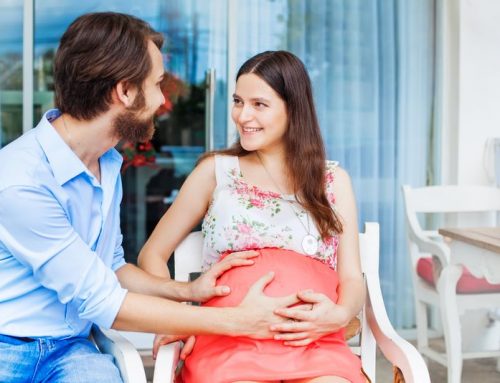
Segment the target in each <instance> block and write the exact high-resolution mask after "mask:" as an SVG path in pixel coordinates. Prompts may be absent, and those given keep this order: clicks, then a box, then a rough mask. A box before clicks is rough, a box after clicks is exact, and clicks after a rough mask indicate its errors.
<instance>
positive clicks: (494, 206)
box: [402, 185, 500, 265]
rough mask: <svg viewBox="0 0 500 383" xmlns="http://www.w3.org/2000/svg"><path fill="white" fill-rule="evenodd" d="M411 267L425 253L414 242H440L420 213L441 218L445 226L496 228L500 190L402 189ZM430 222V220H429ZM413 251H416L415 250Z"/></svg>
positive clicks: (448, 187) (450, 187)
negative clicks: (422, 219) (420, 217)
mask: <svg viewBox="0 0 500 383" xmlns="http://www.w3.org/2000/svg"><path fill="white" fill-rule="evenodd" d="M402 192H403V200H404V205H405V214H406V223H407V229H408V230H407V232H408V240H409V246H410V254H411V257H412V264H413V265H416V262H417V261H418V258H419V257H420V256H425V254H423V253H420V254H419V253H418V252H417V251H416V249H415V247H414V246H413V244H414V242H415V241H422V240H425V239H426V238H433V239H436V238H440V236H439V234H438V233H437V231H432V230H428V228H427V227H425V225H424V224H421V222H420V221H419V219H418V216H419V215H421V213H424V214H426V215H429V214H434V215H437V214H439V215H440V217H435V218H441V220H442V219H446V221H445V222H440V224H441V225H445V226H456V227H459V226H493V225H495V224H496V222H497V217H498V212H500V189H499V188H496V187H489V186H458V185H448V186H426V187H420V188H411V187H410V186H408V185H404V186H403V187H402ZM428 221H430V220H428ZM412 249H413V250H412Z"/></svg>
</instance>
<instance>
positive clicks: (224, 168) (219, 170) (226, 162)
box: [215, 154, 240, 186]
mask: <svg viewBox="0 0 500 383" xmlns="http://www.w3.org/2000/svg"><path fill="white" fill-rule="evenodd" d="M239 173H240V166H239V162H238V157H237V156H227V155H219V154H217V155H215V179H216V181H217V186H225V185H229V184H232V183H234V180H235V178H236V177H238V175H239Z"/></svg>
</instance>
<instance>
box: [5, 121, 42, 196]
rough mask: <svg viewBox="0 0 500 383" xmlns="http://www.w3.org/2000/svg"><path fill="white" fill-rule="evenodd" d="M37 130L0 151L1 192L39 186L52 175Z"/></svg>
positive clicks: (24, 135)
mask: <svg viewBox="0 0 500 383" xmlns="http://www.w3.org/2000/svg"><path fill="white" fill-rule="evenodd" d="M35 133H36V132H35V130H31V131H29V132H28V133H25V134H23V135H22V136H21V137H19V138H17V139H16V140H14V141H12V142H11V143H10V144H8V145H7V146H5V147H4V148H2V149H0V191H1V190H3V189H6V188H8V187H11V186H34V187H36V186H38V185H39V184H40V180H41V179H43V178H45V177H46V176H47V175H49V173H50V169H49V166H48V162H47V159H46V157H45V155H44V152H43V150H42V149H41V148H40V146H39V145H38V143H37V141H36V137H35Z"/></svg>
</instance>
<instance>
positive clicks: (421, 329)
mask: <svg viewBox="0 0 500 383" xmlns="http://www.w3.org/2000/svg"><path fill="white" fill-rule="evenodd" d="M415 313H416V319H417V348H418V349H419V350H422V349H424V348H426V347H428V346H429V331H428V327H429V321H428V320H427V305H426V304H425V303H424V302H422V301H420V300H418V299H417V302H416V305H415Z"/></svg>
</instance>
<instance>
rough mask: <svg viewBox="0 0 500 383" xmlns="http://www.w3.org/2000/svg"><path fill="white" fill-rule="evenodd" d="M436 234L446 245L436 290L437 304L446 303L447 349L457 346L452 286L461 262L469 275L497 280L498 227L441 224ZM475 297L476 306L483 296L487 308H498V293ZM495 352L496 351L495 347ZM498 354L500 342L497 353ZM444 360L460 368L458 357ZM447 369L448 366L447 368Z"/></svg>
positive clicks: (499, 276)
mask: <svg viewBox="0 0 500 383" xmlns="http://www.w3.org/2000/svg"><path fill="white" fill-rule="evenodd" d="M439 234H441V235H442V236H444V237H445V240H446V242H447V243H448V245H449V246H450V260H449V263H448V264H447V265H445V267H444V268H443V270H442V271H441V274H440V277H439V280H438V283H437V288H438V290H439V291H440V292H441V293H440V299H441V302H440V304H441V305H442V307H445V306H446V310H445V311H442V313H443V314H445V313H446V314H445V316H446V318H443V321H444V322H445V323H448V329H445V331H447V330H448V331H449V332H450V334H452V336H448V337H447V338H448V339H447V346H446V347H447V349H448V350H450V349H461V347H462V333H461V328H460V320H459V318H460V317H459V314H460V312H459V308H458V305H457V294H456V287H457V282H458V280H459V279H460V276H461V275H462V266H465V267H467V269H468V270H469V271H470V272H471V274H472V275H474V276H475V277H478V278H486V280H487V281H488V282H490V283H495V284H497V283H500V228H496V227H495V228H492V227H489V228H442V229H439ZM475 297H477V304H478V307H480V306H483V307H484V305H485V303H484V302H486V305H487V303H488V302H487V300H489V302H491V309H492V310H493V309H495V308H497V309H498V308H500V294H498V293H495V294H481V295H475ZM495 352H497V351H495ZM491 353H492V352H491V351H483V352H474V353H470V356H468V358H477V357H485V356H487V355H488V356H489V355H491ZM491 356H496V357H500V344H499V348H498V355H491ZM448 364H450V365H452V366H454V367H455V368H452V369H451V370H453V371H461V370H462V359H461V358H458V357H452V358H450V357H448ZM448 371H450V369H449V370H448ZM448 378H449V379H448V382H449V383H451V382H453V383H455V382H456V383H460V376H451V377H448Z"/></svg>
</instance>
